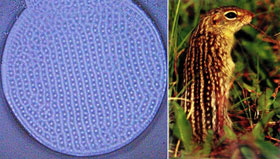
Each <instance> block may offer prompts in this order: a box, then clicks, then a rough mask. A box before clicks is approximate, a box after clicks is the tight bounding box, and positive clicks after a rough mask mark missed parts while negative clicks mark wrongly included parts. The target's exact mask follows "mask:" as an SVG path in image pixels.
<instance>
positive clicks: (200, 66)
mask: <svg viewBox="0 0 280 159" xmlns="http://www.w3.org/2000/svg"><path fill="white" fill-rule="evenodd" d="M230 9H233V10H235V11H237V12H238V13H239V12H240V15H243V16H244V17H243V18H252V17H253V14H252V13H250V12H248V11H246V10H243V9H240V8H237V7H222V8H217V9H214V10H211V11H210V12H209V13H207V14H206V16H204V17H202V18H201V20H200V22H199V25H198V26H197V28H196V29H195V30H194V32H193V33H192V35H191V38H190V41H189V49H188V51H187V55H186V60H185V69H184V85H187V87H186V91H185V93H184V95H183V97H184V98H186V99H187V100H186V101H185V102H184V103H183V107H184V108H185V110H186V113H187V114H190V116H189V120H190V122H191V125H192V129H193V137H194V139H195V140H196V141H198V142H202V141H204V140H205V138H206V136H207V131H208V130H209V129H211V130H213V131H214V132H215V133H216V134H222V132H223V126H224V125H227V126H229V127H231V121H230V118H229V117H228V114H227V105H228V104H227V103H228V102H227V98H228V92H229V84H230V80H231V76H232V74H233V70H234V63H233V61H232V58H231V55H230V53H231V49H232V47H233V44H234V39H233V37H234V33H235V31H233V32H230V34H228V30H226V29H224V28H223V27H220V26H217V27H219V28H216V25H210V24H212V23H213V15H215V14H217V13H219V12H225V11H228V10H230ZM247 15H249V16H250V17H248V16H247ZM219 16H223V14H219ZM215 18H217V16H216V17H215ZM218 18H219V17H218ZM218 20H220V21H219V22H221V25H227V23H226V21H225V19H221V18H220V19H218ZM222 20H223V21H222ZM245 20H247V19H245ZM247 21H248V22H247ZM247 21H246V23H249V22H250V21H251V19H249V20H247ZM229 24H230V23H229ZM217 25H219V24H217ZM244 25H245V23H244ZM231 26H233V27H234V25H231ZM236 26H238V27H240V26H239V25H236ZM240 28H241V27H240ZM223 29H224V30H223ZM237 30H239V29H236V31H237ZM187 101H190V102H187Z"/></svg>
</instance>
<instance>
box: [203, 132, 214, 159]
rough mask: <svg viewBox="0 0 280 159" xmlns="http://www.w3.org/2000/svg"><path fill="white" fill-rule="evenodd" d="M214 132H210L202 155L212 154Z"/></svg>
mask: <svg viewBox="0 0 280 159" xmlns="http://www.w3.org/2000/svg"><path fill="white" fill-rule="evenodd" d="M213 134H214V133H213V131H212V130H208V133H207V136H206V139H205V142H204V144H203V149H202V153H203V154H205V155H209V154H210V153H211V148H212V144H211V143H212V137H213Z"/></svg>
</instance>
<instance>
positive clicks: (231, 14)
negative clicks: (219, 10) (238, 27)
mask: <svg viewBox="0 0 280 159" xmlns="http://www.w3.org/2000/svg"><path fill="white" fill-rule="evenodd" d="M225 16H226V17H227V18H228V19H230V20H233V19H235V18H236V17H237V15H236V13H234V12H228V13H226V14H225Z"/></svg>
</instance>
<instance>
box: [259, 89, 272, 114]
mask: <svg viewBox="0 0 280 159" xmlns="http://www.w3.org/2000/svg"><path fill="white" fill-rule="evenodd" d="M272 93H273V92H272V90H271V89H269V88H268V89H266V91H265V93H263V94H262V95H261V96H260V98H259V99H258V104H259V106H258V109H259V110H260V111H266V110H269V109H270V106H271V105H272V104H273V100H271V99H270V98H271V96H272Z"/></svg>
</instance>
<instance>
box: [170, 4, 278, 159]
mask: <svg viewBox="0 0 280 159" xmlns="http://www.w3.org/2000/svg"><path fill="white" fill-rule="evenodd" d="M229 5H230V6H238V7H240V8H243V9H247V10H250V11H252V12H253V13H255V15H256V17H255V18H254V19H253V22H252V24H253V25H255V26H256V27H257V28H258V29H259V30H256V29H254V28H252V27H251V26H246V27H244V28H243V29H242V30H241V31H240V32H238V33H237V34H236V45H235V47H234V49H233V51H232V58H233V60H234V62H235V64H236V67H235V73H234V77H233V78H234V82H233V84H232V86H231V90H230V102H231V107H230V108H229V109H230V110H229V114H230V117H231V119H232V121H233V129H234V130H233V131H232V130H231V129H229V128H227V127H225V128H224V131H225V136H224V137H223V138H221V139H220V141H219V143H218V144H214V143H213V142H212V140H211V139H212V135H213V132H211V131H209V133H208V136H207V139H206V142H205V143H204V144H202V145H199V144H196V143H194V142H192V141H191V138H190V137H191V128H190V124H189V122H188V121H187V120H186V116H187V115H185V114H184V110H183V109H182V108H180V106H179V103H180V100H184V99H181V98H180V95H181V94H182V92H183V91H184V87H183V86H180V80H179V78H180V70H182V69H183V67H182V61H184V50H187V48H188V43H187V42H188V38H189V36H190V34H191V31H192V30H193V29H194V28H195V27H196V25H197V23H198V21H199V16H200V14H201V13H205V12H207V11H208V10H210V9H212V8H216V7H219V6H229ZM279 32H280V1H277V0H256V1H253V0H238V1H236V0H226V1H222V0H169V48H168V51H169V112H170V114H169V129H170V131H169V156H170V158H191V157H192V158H194V157H197V158H246V159H251V158H267V159H274V158H280V93H279V92H280V33H279ZM265 34H267V35H269V36H265ZM278 89H279V92H278ZM226 143H230V144H226Z"/></svg>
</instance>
